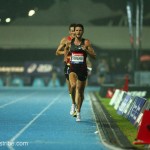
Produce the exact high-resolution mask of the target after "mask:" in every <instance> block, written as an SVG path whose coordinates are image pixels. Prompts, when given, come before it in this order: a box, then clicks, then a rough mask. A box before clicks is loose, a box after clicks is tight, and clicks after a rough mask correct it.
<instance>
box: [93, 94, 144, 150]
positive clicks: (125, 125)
mask: <svg viewBox="0 0 150 150" xmlns="http://www.w3.org/2000/svg"><path fill="white" fill-rule="evenodd" d="M95 94H96V97H97V98H98V99H99V100H100V101H101V103H102V105H103V106H104V107H105V108H106V110H107V111H108V113H109V114H111V117H112V118H113V119H114V120H115V122H116V123H117V125H118V127H119V128H120V129H121V131H122V132H123V133H124V135H125V136H126V137H127V138H128V140H129V141H130V142H131V144H132V143H133V141H135V138H136V136H137V128H136V127H135V126H134V125H133V124H131V122H130V121H129V120H127V119H126V118H125V117H123V116H121V115H118V114H117V111H116V110H115V109H114V108H113V106H111V105H109V102H110V99H109V98H102V97H100V95H99V93H98V92H96V93H95ZM132 145H133V144H132ZM133 146H135V147H136V148H137V149H138V150H145V146H144V145H133Z"/></svg>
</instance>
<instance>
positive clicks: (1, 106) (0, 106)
mask: <svg viewBox="0 0 150 150" xmlns="http://www.w3.org/2000/svg"><path fill="white" fill-rule="evenodd" d="M35 93H37V92H34V93H31V94H29V95H27V96H24V97H21V98H19V99H16V100H14V101H11V102H9V103H6V104H3V105H0V108H4V107H6V106H8V105H11V104H14V103H16V102H18V101H21V100H23V99H26V98H27V97H29V96H31V95H34V94H35Z"/></svg>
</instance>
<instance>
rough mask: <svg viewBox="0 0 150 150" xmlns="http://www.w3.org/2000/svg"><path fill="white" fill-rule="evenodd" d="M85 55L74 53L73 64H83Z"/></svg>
mask: <svg viewBox="0 0 150 150" xmlns="http://www.w3.org/2000/svg"><path fill="white" fill-rule="evenodd" d="M83 62H84V55H83V54H82V53H72V56H71V63H72V64H83Z"/></svg>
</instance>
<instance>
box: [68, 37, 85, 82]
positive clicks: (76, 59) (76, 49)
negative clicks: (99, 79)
mask: <svg viewBox="0 0 150 150" xmlns="http://www.w3.org/2000/svg"><path fill="white" fill-rule="evenodd" d="M74 40H75V39H72V41H71V47H70V53H71V61H70V72H75V73H76V74H77V76H78V79H79V80H80V81H85V80H86V78H87V65H86V57H87V53H86V52H85V51H84V50H83V49H82V47H81V45H84V41H85V39H82V42H81V44H80V45H78V46H77V45H75V44H74Z"/></svg>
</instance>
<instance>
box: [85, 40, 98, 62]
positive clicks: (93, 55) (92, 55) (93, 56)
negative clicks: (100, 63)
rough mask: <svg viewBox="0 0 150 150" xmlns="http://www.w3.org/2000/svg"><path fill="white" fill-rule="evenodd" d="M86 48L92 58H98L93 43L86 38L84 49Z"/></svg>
mask: <svg viewBox="0 0 150 150" xmlns="http://www.w3.org/2000/svg"><path fill="white" fill-rule="evenodd" d="M84 50H85V51H86V52H87V53H88V55H89V56H90V57H91V58H93V59H95V58H96V54H95V51H94V49H93V48H92V46H91V43H90V41H89V40H85V49H84Z"/></svg>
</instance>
